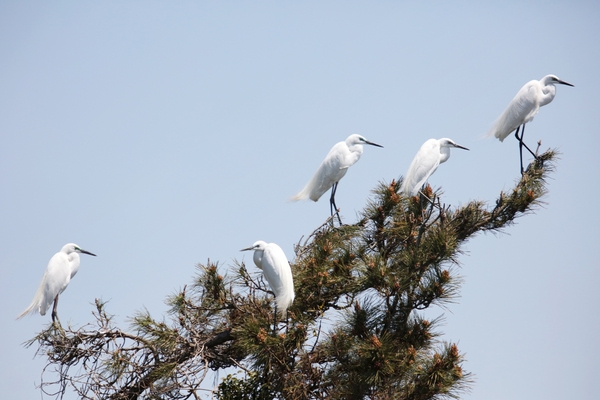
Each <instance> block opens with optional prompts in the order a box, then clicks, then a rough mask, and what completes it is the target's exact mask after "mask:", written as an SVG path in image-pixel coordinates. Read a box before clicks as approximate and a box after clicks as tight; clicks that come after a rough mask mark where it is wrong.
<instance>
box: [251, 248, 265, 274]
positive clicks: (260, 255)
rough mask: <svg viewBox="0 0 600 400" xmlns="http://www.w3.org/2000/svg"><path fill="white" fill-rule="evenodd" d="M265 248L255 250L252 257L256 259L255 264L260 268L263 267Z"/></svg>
mask: <svg viewBox="0 0 600 400" xmlns="http://www.w3.org/2000/svg"><path fill="white" fill-rule="evenodd" d="M263 253H264V250H254V255H253V256H252V259H253V260H254V264H256V266H257V267H258V269H262V258H263Z"/></svg>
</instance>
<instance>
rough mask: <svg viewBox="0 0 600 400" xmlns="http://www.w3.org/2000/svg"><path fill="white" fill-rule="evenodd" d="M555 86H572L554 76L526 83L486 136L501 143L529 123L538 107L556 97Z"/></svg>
mask: <svg viewBox="0 0 600 400" xmlns="http://www.w3.org/2000/svg"><path fill="white" fill-rule="evenodd" d="M555 84H561V85H567V86H573V85H571V84H570V83H568V82H565V81H562V80H560V79H558V78H557V77H556V76H555V75H546V76H545V77H543V78H542V79H540V80H539V81H536V80H532V81H529V82H527V83H526V84H525V85H524V86H523V87H522V88H521V90H519V92H518V93H517V95H516V96H515V97H514V98H513V99H512V101H511V102H510V104H509V105H508V107H506V109H505V110H504V112H503V113H502V114H501V115H500V117H498V119H497V120H496V122H494V125H493V126H492V128H491V129H490V130H489V131H488V136H494V137H496V138H498V139H499V140H500V141H501V142H502V141H504V139H506V137H507V136H508V135H510V133H511V132H513V131H514V130H515V129H517V128H518V127H519V126H521V125H524V124H526V123H527V122H529V121H531V120H532V119H533V117H535V115H536V114H537V113H538V111H539V110H540V107H542V106H545V105H546V104H548V103H550V102H551V101H552V100H553V99H554V96H555V95H556V86H554V85H555Z"/></svg>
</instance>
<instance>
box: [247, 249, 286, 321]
mask: <svg viewBox="0 0 600 400" xmlns="http://www.w3.org/2000/svg"><path fill="white" fill-rule="evenodd" d="M248 250H254V256H253V258H254V264H256V266H257V267H258V268H259V269H261V270H262V272H263V275H264V277H265V279H266V280H267V282H269V286H271V290H273V293H275V304H276V309H275V313H277V309H279V311H280V312H281V315H282V316H284V315H285V312H286V311H287V309H288V307H289V306H290V305H291V304H292V302H293V301H294V297H295V295H294V280H293V278H292V269H291V268H290V263H289V262H288V260H287V258H286V256H285V253H284V252H283V250H281V247H279V246H278V245H276V244H275V243H266V242H263V241H262V240H259V241H257V242H255V243H254V244H253V245H252V246H250V247H248V248H245V249H242V250H240V251H248Z"/></svg>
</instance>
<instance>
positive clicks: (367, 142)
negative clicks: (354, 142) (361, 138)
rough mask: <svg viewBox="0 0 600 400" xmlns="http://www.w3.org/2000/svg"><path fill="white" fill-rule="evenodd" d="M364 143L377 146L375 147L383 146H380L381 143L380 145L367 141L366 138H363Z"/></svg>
mask: <svg viewBox="0 0 600 400" xmlns="http://www.w3.org/2000/svg"><path fill="white" fill-rule="evenodd" d="M365 144H370V145H371V146H377V147H381V148H383V146H382V145H380V144H377V143H373V142H369V141H368V140H365Z"/></svg>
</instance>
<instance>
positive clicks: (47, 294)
mask: <svg viewBox="0 0 600 400" xmlns="http://www.w3.org/2000/svg"><path fill="white" fill-rule="evenodd" d="M79 253H83V254H89V255H91V256H96V255H95V254H93V253H90V252H89V251H86V250H83V249H82V248H80V247H79V246H77V245H76V244H74V243H68V244H65V245H64V246H63V248H62V249H60V251H59V252H58V253H56V254H55V255H54V256H52V258H51V259H50V262H49V263H48V267H47V268H46V272H45V273H44V277H43V278H42V282H41V283H40V286H39V287H38V290H37V292H36V293H35V296H34V298H33V301H32V302H31V304H30V305H29V307H27V309H26V310H25V311H23V313H21V315H19V316H18V317H17V319H18V318H22V317H23V316H25V315H26V314H29V313H32V314H34V313H36V312H39V313H40V314H41V315H46V311H48V308H49V307H50V304H52V302H54V307H53V308H52V322H54V321H55V320H56V319H58V315H57V314H56V310H57V307H58V296H59V295H60V294H61V293H62V292H63V291H64V290H65V289H66V288H67V286H68V285H69V281H70V280H71V279H72V278H73V277H74V276H75V274H76V273H77V271H78V270H79Z"/></svg>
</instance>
